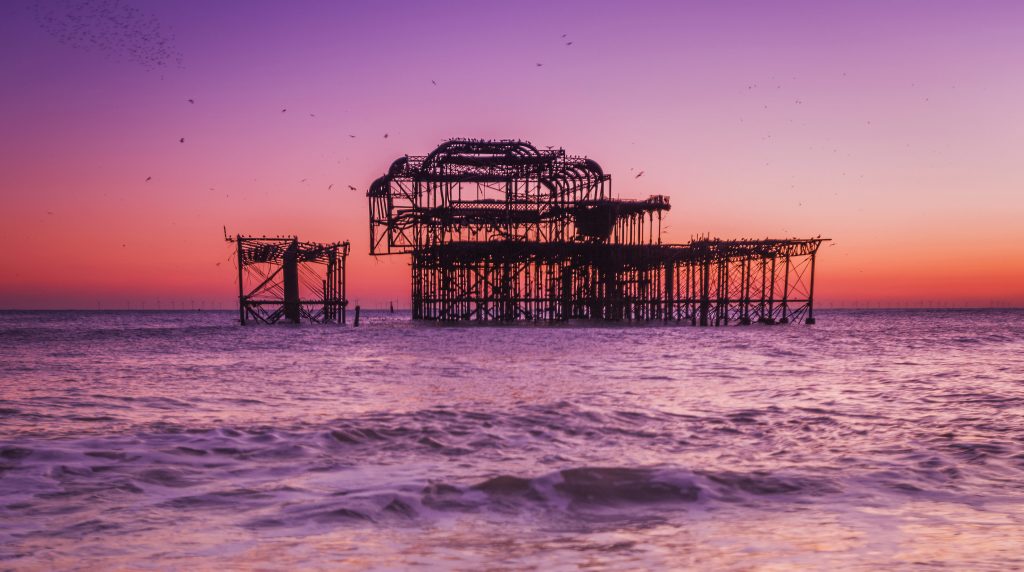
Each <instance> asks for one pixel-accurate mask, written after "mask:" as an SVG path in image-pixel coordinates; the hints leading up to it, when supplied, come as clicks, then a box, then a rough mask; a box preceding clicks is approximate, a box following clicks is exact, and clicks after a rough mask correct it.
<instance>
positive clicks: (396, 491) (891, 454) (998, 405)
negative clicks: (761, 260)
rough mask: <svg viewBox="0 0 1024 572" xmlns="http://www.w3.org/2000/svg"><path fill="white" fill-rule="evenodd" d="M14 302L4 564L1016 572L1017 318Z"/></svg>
mask: <svg viewBox="0 0 1024 572" xmlns="http://www.w3.org/2000/svg"><path fill="white" fill-rule="evenodd" d="M351 317H352V316H351V314H350V316H349V318H350V322H349V324H348V325H343V326H339V325H333V326H332V325H328V326H320V325H301V326H291V325H276V326H245V327H243V326H240V325H238V324H237V323H236V318H237V314H236V313H235V312H216V311H177V312H171V311H164V312H159V311H153V312H141V311H138V312H135V311H126V312H116V311H102V312H101V311H94V312H58V311H53V312H3V313H0V570H7V569H10V570H79V569H81V570H118V569H130V570H211V569H216V570H239V569H240V570H247V569H260V570H293V569H294V570H300V569H302V570H305V569H312V570H316V569H331V570H338V569H343V570H415V569H423V570H435V569H439V570H580V569H596V570H655V569H673V570H679V569H682V570H686V569H695V570H792V569H810V570H833V569H841V570H883V569H884V570H902V569H906V570H918V569H921V570H931V569H954V570H1013V569H1022V568H1024V311H1022V310H996V309H992V310H950V309H943V310H940V309H930V310H927V309H921V310H874V309H872V310H823V311H819V312H818V313H817V316H816V317H817V319H818V321H817V324H816V325H813V326H807V325H804V324H789V325H785V326H766V325H753V326H729V327H720V328H700V327H692V326H677V325H663V324H649V325H622V324H592V323H580V324H559V325H511V326H480V325H437V324H431V323H421V322H415V321H413V320H411V319H410V317H409V314H408V313H402V312H398V313H394V314H391V313H388V312H363V315H362V316H361V323H360V325H359V327H353V326H352V324H351Z"/></svg>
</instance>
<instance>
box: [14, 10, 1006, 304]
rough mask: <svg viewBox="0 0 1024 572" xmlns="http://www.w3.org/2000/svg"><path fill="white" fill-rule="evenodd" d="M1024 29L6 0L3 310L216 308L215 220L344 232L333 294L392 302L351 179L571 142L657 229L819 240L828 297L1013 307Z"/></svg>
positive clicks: (225, 280)
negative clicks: (643, 201) (343, 273)
mask: <svg viewBox="0 0 1024 572" xmlns="http://www.w3.org/2000/svg"><path fill="white" fill-rule="evenodd" d="M129 8H131V9H129ZM1022 30H1024V2H1016V1H1006V2H942V1H933V0H927V1H925V0H920V1H886V2H847V3H833V2H821V1H807V2H710V1H708V2H675V1H665V2H614V3H613V2H584V1H580V2H483V1H473V2H470V1H467V2H424V1H417V2H359V3H356V2H348V3H346V2H289V3H286V2H246V3H244V7H239V5H238V4H236V3H229V2H208V1H174V2H127V1H126V2H117V1H107V2H104V1H96V2H92V1H89V2H82V1H72V2H67V1H56V0H41V1H40V2H25V1H20V0H11V1H5V2H3V3H0V74H2V77H3V81H2V82H0V134H2V138H0V208H2V212H3V218H4V220H3V225H2V226H0V233H2V238H3V249H2V250H0V268H2V271H0V308H96V307H97V306H98V305H99V306H100V307H103V308H118V307H121V308H123V307H127V306H129V305H130V306H131V307H132V308H137V307H142V306H143V305H145V307H146V308H154V307H157V303H158V301H159V304H160V307H163V308H168V307H171V306H172V305H174V306H175V307H190V305H193V304H194V305H195V306H196V307H199V306H200V305H202V306H203V307H207V308H212V307H217V306H218V305H220V307H223V308H229V307H231V305H232V304H234V303H235V298H234V296H235V295H236V294H237V290H236V286H235V283H234V276H235V274H234V270H233V262H232V260H231V259H230V258H229V255H230V252H231V247H230V245H228V244H226V243H225V242H224V240H223V235H222V227H223V226H226V227H227V229H228V232H230V233H242V234H271V235H276V234H298V235H299V237H300V238H302V239H304V240H312V241H334V240H343V239H349V240H351V241H352V249H353V254H352V256H351V257H350V259H349V263H350V264H349V298H350V300H352V301H353V302H354V303H360V304H362V305H363V306H364V307H374V306H382V305H386V304H387V301H388V300H394V301H395V304H396V306H399V307H403V308H404V307H408V304H409V300H408V298H409V268H408V262H409V260H408V258H407V257H402V256H394V257H382V258H377V259H374V258H373V257H370V256H369V255H368V249H369V248H368V243H367V239H368V232H369V231H368V226H367V204H366V197H365V191H366V188H367V187H368V185H369V184H370V182H371V181H373V179H375V178H376V177H378V176H380V175H381V174H383V173H384V171H385V170H386V169H387V167H388V165H389V164H390V163H391V162H392V161H393V160H394V159H395V158H397V157H399V156H401V155H405V154H413V155H420V154H425V153H427V152H429V151H430V150H431V149H433V148H434V147H435V146H436V145H437V144H438V143H440V142H442V141H443V140H445V139H448V138H452V137H478V138H511V139H526V140H529V141H532V142H533V143H534V144H536V145H538V146H548V145H554V146H556V147H563V148H565V149H566V151H567V152H568V153H570V154H579V155H587V156H589V157H591V158H593V159H594V160H596V161H597V162H598V163H600V164H601V165H602V166H603V167H604V169H605V172H608V173H610V174H611V175H612V178H613V181H614V190H615V192H616V193H617V194H619V195H621V196H623V197H637V198H644V197H647V196H648V195H651V194H665V195H668V196H669V197H671V201H672V207H673V208H672V211H671V212H670V213H669V214H668V218H667V219H666V225H667V231H666V234H665V237H664V240H666V241H668V242H685V241H686V240H688V239H689V237H690V236H691V235H695V234H710V235H712V236H718V237H721V238H739V237H765V236H772V237H780V238H781V237H791V236H798V237H812V236H818V235H821V236H825V237H830V238H832V239H833V242H832V244H831V245H829V246H825V247H823V250H822V252H821V254H820V257H819V263H818V274H817V281H818V282H817V284H816V293H817V295H818V301H819V302H820V303H821V304H823V305H826V306H828V305H852V304H859V305H864V304H871V305H914V306H916V305H920V304H921V303H925V304H928V305H940V304H941V305H983V306H989V305H993V304H995V305H1003V306H1007V305H1015V306H1019V305H1022V304H1024V73H1022V70H1024V35H1022ZM563 35H564V37H563ZM568 42H572V44H571V45H567V43H568ZM537 64H543V65H540V66H538V65H537ZM434 82H436V85H435V84H434ZM190 99H191V100H193V101H194V103H190V102H189V101H188V100H190ZM282 110H287V111H284V112H282ZM385 134H387V135H388V136H387V138H385ZM350 135H354V136H355V137H350ZM182 138H184V142H183V143H182V142H181V139H182ZM631 169H632V171H631ZM640 170H643V171H644V173H645V174H644V176H643V177H641V178H639V179H637V178H635V177H634V176H633V174H634V173H635V172H638V171H640ZM150 177H151V179H150V180H149V181H147V180H146V179H147V178H150ZM331 185H333V188H332V189H328V187H329V186H331ZM349 185H352V186H354V187H356V188H357V189H358V190H357V191H351V190H349V188H348V186H349Z"/></svg>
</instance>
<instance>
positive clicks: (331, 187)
mask: <svg viewBox="0 0 1024 572" xmlns="http://www.w3.org/2000/svg"><path fill="white" fill-rule="evenodd" d="M333 188H334V183H331V184H330V185H327V190H328V191H329V190H331V189H333Z"/></svg>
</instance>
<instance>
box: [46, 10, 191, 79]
mask: <svg viewBox="0 0 1024 572" xmlns="http://www.w3.org/2000/svg"><path fill="white" fill-rule="evenodd" d="M34 13H35V14H34V15H35V18H36V22H37V23H38V24H39V26H40V27H41V28H42V29H43V30H45V31H46V32H48V33H49V34H50V35H52V36H53V37H54V38H55V39H57V41H59V42H60V43H62V44H64V45H67V46H70V47H73V48H76V49H84V50H89V51H93V52H96V53H99V54H101V55H102V56H104V57H106V58H109V59H111V60H114V61H127V62H131V63H134V64H138V65H141V66H143V67H145V68H146V69H150V70H152V69H157V68H164V67H166V66H169V65H171V64H176V65H178V66H179V67H180V66H181V63H182V56H181V53H180V52H179V51H178V50H177V48H176V47H175V40H174V34H173V33H171V32H170V31H169V30H167V29H166V27H165V26H164V25H163V24H161V23H160V20H159V19H158V18H157V17H156V16H153V15H152V14H148V13H146V12H145V11H143V10H141V9H139V8H136V7H135V6H133V5H131V4H128V3H125V2H122V1H121V0H63V1H57V0H38V1H37V2H36V3H35V5H34Z"/></svg>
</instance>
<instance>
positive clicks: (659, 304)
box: [367, 139, 824, 326]
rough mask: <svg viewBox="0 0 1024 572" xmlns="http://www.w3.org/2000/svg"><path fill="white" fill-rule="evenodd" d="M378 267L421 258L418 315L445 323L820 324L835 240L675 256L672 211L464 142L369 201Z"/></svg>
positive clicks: (590, 177) (565, 161)
mask: <svg viewBox="0 0 1024 572" xmlns="http://www.w3.org/2000/svg"><path fill="white" fill-rule="evenodd" d="M367 196H368V198H369V207H370V254H373V255H383V254H409V255H411V256H412V315H413V318H415V319H423V320H439V321H469V320H473V321H485V322H486V321H498V322H511V321H541V320H543V321H565V320H572V319H595V320H614V321H622V320H626V321H654V320H658V321H663V322H678V323H688V324H693V325H702V326H708V325H716V326H717V325H726V324H750V323H753V322H760V323H769V324H774V323H786V322H792V321H798V320H804V321H805V322H806V323H809V324H810V323H814V264H815V256H816V253H817V250H818V247H819V246H820V244H821V242H822V240H824V239H821V238H810V239H764V240H720V239H712V238H702V239H698V240H693V241H691V242H689V243H687V244H662V242H661V220H662V216H663V215H664V214H665V213H666V212H667V211H669V210H670V208H671V206H670V204H669V199H668V197H665V196H660V195H656V196H651V197H649V198H647V199H643V200H630V199H618V198H613V195H612V183H611V176H610V175H607V174H605V173H604V171H603V170H602V169H601V166H600V165H598V164H597V163H596V162H594V161H593V160H591V159H588V158H586V157H575V156H570V155H567V154H566V153H565V151H564V150H562V149H554V150H552V149H548V150H539V149H537V148H536V147H534V146H533V145H531V144H530V143H527V142H524V141H511V140H503V141H483V140H472V139H453V140H449V141H446V142H444V143H442V144H441V145H440V146H439V147H437V149H435V150H434V151H432V152H431V153H430V154H429V155H426V156H420V157H413V156H405V157H401V158H399V159H398V160H396V161H395V162H394V163H392V165H391V167H390V168H389V169H388V172H387V174H386V175H384V176H383V177H381V178H379V179H377V180H376V181H374V182H373V184H372V185H371V187H370V189H369V191H368V192H367Z"/></svg>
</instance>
